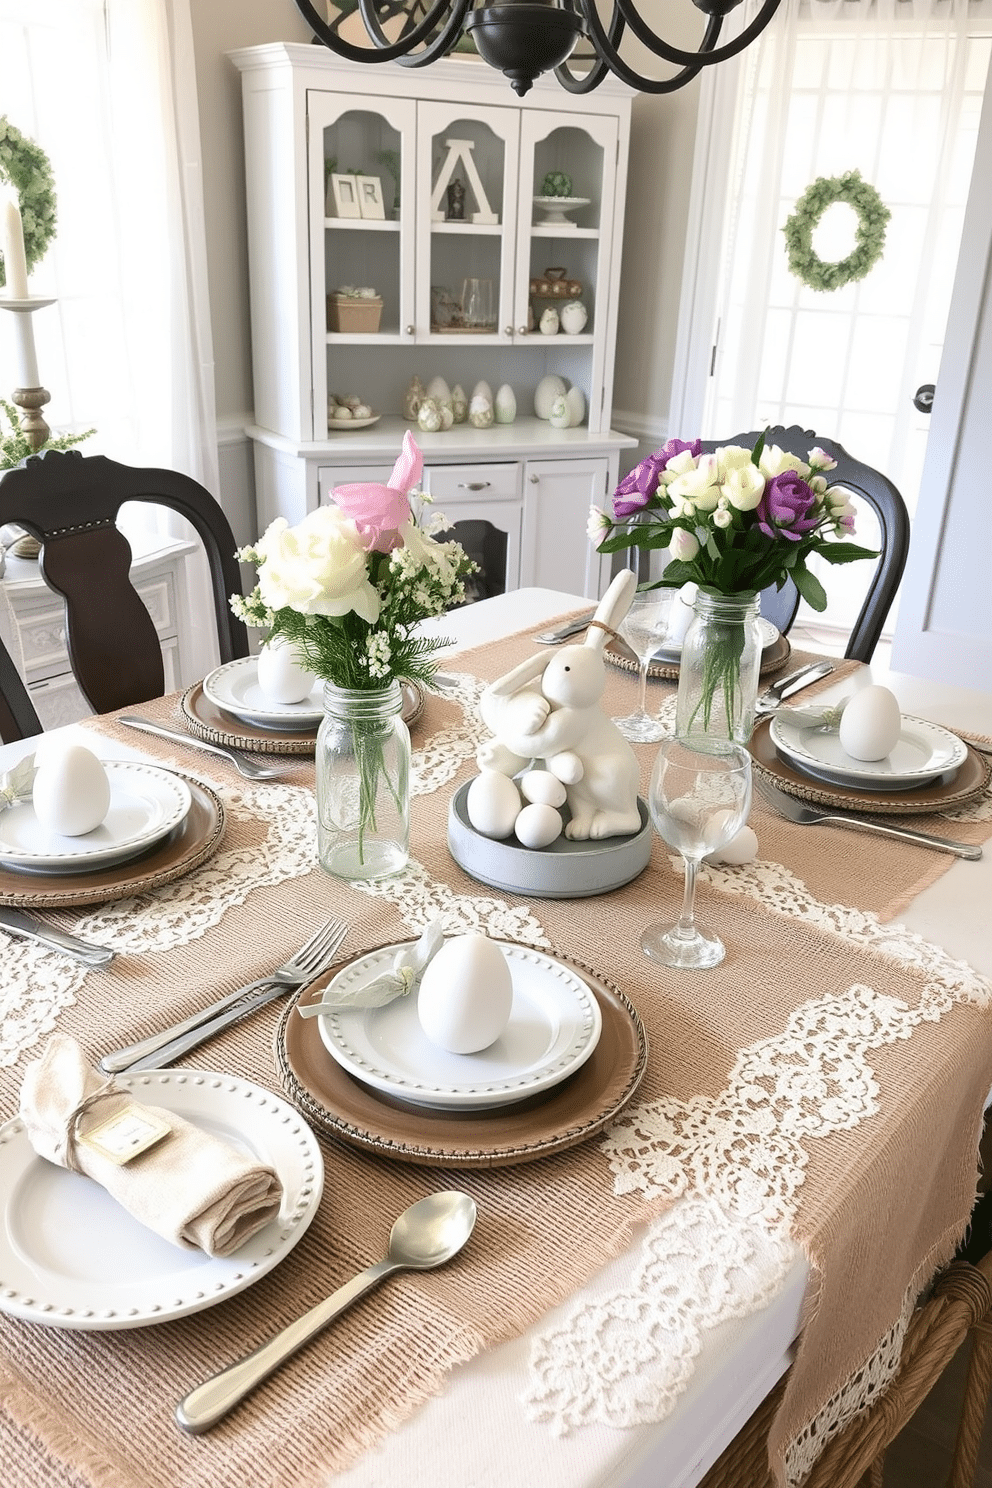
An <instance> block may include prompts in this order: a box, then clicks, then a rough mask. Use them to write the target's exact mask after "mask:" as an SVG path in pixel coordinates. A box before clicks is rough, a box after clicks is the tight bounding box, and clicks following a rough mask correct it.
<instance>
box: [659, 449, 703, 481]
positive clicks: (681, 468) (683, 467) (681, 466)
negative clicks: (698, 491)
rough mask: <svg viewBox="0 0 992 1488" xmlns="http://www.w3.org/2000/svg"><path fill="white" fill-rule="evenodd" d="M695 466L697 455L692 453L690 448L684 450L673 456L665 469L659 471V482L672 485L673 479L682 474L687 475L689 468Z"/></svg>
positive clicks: (693, 468) (692, 468) (691, 468)
mask: <svg viewBox="0 0 992 1488" xmlns="http://www.w3.org/2000/svg"><path fill="white" fill-rule="evenodd" d="M695 468H696V457H695V455H691V454H690V453H689V451H688V450H682V452H681V453H680V454H678V455H673V456H672V458H671V459H670V460H669V461H668V464H667V465H666V466H665V468H664V470H661V471H659V473H658V484H659V485H660V486H670V485H671V483H672V481H673V480H676V479H677V478H678V477H679V476H680V475H685V474H686V472H687V471H689V470H695Z"/></svg>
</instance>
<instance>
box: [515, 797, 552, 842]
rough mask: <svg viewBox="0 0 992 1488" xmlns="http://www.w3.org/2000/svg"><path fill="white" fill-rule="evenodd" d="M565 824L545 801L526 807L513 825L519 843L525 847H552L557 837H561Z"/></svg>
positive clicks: (535, 802)
mask: <svg viewBox="0 0 992 1488" xmlns="http://www.w3.org/2000/svg"><path fill="white" fill-rule="evenodd" d="M563 826H564V822H563V821H562V819H561V816H560V815H559V813H558V812H557V811H556V810H555V808H554V807H553V806H548V805H546V803H545V802H544V801H534V802H532V803H531V805H529V806H525V807H524V808H523V810H522V811H521V812H520V815H519V816H518V817H517V819H516V821H515V822H514V824H513V830H514V832H515V833H516V836H517V841H518V842H521V843H523V845H524V847H533V848H540V847H550V845H551V843H552V842H554V840H555V838H556V837H560V836H561V831H562V827H563Z"/></svg>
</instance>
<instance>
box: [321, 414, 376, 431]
mask: <svg viewBox="0 0 992 1488" xmlns="http://www.w3.org/2000/svg"><path fill="white" fill-rule="evenodd" d="M381 418H382V414H381V413H370V414H369V416H368V418H360V419H356V418H353V419H336V418H331V416H330V414H328V416H327V430H328V433H329V434H347V433H349V432H350V431H351V430H352V429H371V427H372V425H373V424H377V423H378V422H379V420H380V419H381Z"/></svg>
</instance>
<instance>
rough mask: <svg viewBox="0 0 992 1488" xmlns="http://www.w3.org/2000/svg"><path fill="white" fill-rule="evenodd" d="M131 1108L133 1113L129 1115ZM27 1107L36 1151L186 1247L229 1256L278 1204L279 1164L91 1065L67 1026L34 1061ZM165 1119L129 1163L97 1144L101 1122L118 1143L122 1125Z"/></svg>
mask: <svg viewBox="0 0 992 1488" xmlns="http://www.w3.org/2000/svg"><path fill="white" fill-rule="evenodd" d="M125 1112H129V1114H130V1116H131V1117H132V1118H133V1119H132V1120H129V1121H127V1120H125V1118H124V1117H123V1114H122V1113H125ZM20 1114H21V1120H22V1121H23V1122H24V1126H25V1128H26V1130H27V1134H28V1139H29V1141H30V1142H31V1145H32V1147H33V1148H34V1150H35V1152H37V1153H38V1155H39V1157H44V1158H47V1159H48V1161H49V1162H52V1163H56V1164H58V1166H59V1167H61V1168H69V1169H71V1170H73V1171H75V1172H78V1173H83V1174H85V1175H86V1177H88V1178H92V1179H93V1180H94V1182H95V1183H99V1184H100V1186H101V1187H102V1188H105V1189H106V1190H107V1192H108V1193H109V1194H110V1195H111V1197H112V1198H114V1199H116V1200H117V1202H118V1204H120V1205H121V1206H122V1208H124V1209H126V1210H127V1212H128V1213H129V1214H131V1215H133V1216H134V1218H135V1219H137V1220H138V1221H139V1222H140V1223H141V1224H143V1225H146V1226H147V1227H148V1229H150V1230H154V1231H155V1233H156V1234H157V1235H161V1236H163V1237H164V1239H166V1240H171V1241H172V1243H173V1245H179V1246H181V1247H182V1248H183V1249H184V1250H194V1249H196V1248H197V1247H199V1249H201V1250H204V1251H206V1253H207V1255H211V1256H227V1255H231V1254H232V1253H233V1252H234V1251H236V1250H238V1249H240V1247H241V1246H242V1245H244V1243H245V1241H246V1240H249V1239H250V1238H251V1236H252V1235H254V1234H255V1233H256V1232H257V1231H258V1230H260V1229H261V1228H262V1227H263V1225H266V1224H268V1223H269V1221H270V1220H271V1219H274V1218H275V1216H276V1215H277V1214H278V1213H279V1205H280V1203H281V1201H282V1184H281V1182H280V1181H279V1176H278V1174H277V1173H276V1172H275V1170H274V1169H273V1168H270V1167H268V1166H267V1165H266V1164H264V1163H259V1162H254V1161H252V1160H251V1159H250V1158H248V1157H245V1156H244V1155H243V1154H242V1153H240V1152H238V1151H237V1150H236V1149H235V1148H234V1147H232V1146H231V1145H230V1144H229V1143H227V1142H225V1141H224V1140H223V1139H222V1138H220V1137H216V1136H214V1135H213V1134H212V1133H210V1132H205V1131H201V1129H200V1128H199V1127H197V1126H194V1125H193V1124H192V1123H191V1122H189V1121H185V1120H184V1119H183V1118H182V1117H181V1116H177V1115H176V1113H175V1112H174V1111H167V1110H165V1109H163V1108H162V1107H160V1106H144V1105H141V1104H140V1103H139V1102H138V1101H137V1100H135V1098H134V1096H133V1095H132V1094H131V1093H130V1091H128V1090H124V1089H121V1088H120V1087H119V1086H115V1084H114V1081H113V1080H105V1079H104V1078H103V1077H102V1076H101V1075H100V1074H98V1073H97V1071H96V1070H94V1069H92V1068H91V1067H90V1065H89V1064H88V1062H87V1060H86V1058H85V1056H84V1054H83V1051H82V1049H81V1048H80V1047H79V1045H78V1044H77V1043H76V1041H75V1039H73V1038H70V1037H69V1036H68V1035H67V1034H64V1033H56V1034H54V1035H53V1036H52V1038H51V1039H50V1040H49V1042H48V1044H47V1046H46V1048H45V1052H44V1053H43V1054H42V1056H41V1058H40V1059H36V1060H34V1062H33V1063H31V1064H29V1065H28V1067H27V1071H26V1073H25V1076H24V1081H23V1084H22V1085H21V1111H20ZM114 1118H120V1120H119V1121H118V1122H117V1129H116V1132H115V1130H114V1129H113V1128H110V1129H108V1128H107V1127H106V1123H107V1122H109V1121H111V1120H112V1119H114ZM163 1123H164V1124H165V1125H166V1126H167V1127H168V1133H167V1135H165V1136H163V1137H162V1139H161V1140H159V1141H156V1142H155V1143H154V1145H152V1146H149V1147H147V1148H146V1149H145V1150H144V1151H141V1152H139V1153H138V1154H137V1155H136V1156H134V1157H132V1158H130V1159H129V1160H128V1161H126V1162H116V1161H114V1158H113V1157H111V1156H107V1155H105V1153H104V1151H103V1149H102V1148H100V1147H97V1146H94V1145H92V1140H93V1134H94V1133H95V1132H97V1131H98V1129H99V1128H104V1130H105V1132H107V1133H108V1135H107V1136H106V1138H105V1140H106V1141H107V1142H108V1143H109V1144H110V1145H111V1146H113V1145H114V1143H115V1141H120V1139H121V1133H122V1131H123V1135H124V1139H125V1141H126V1139H127V1135H128V1132H131V1133H133V1132H134V1130H135V1129H136V1128H137V1127H139V1126H145V1125H147V1127H148V1128H150V1129H151V1130H152V1131H154V1130H157V1129H160V1128H161V1126H162V1124H163ZM87 1137H89V1138H90V1140H86V1138H87Z"/></svg>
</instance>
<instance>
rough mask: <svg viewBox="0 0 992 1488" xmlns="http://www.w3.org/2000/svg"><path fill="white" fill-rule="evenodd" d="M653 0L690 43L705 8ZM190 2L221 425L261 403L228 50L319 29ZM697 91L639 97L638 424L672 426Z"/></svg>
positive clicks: (629, 386)
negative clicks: (255, 399)
mask: <svg viewBox="0 0 992 1488" xmlns="http://www.w3.org/2000/svg"><path fill="white" fill-rule="evenodd" d="M655 3H656V4H657V5H658V7H659V12H660V13H662V14H665V13H666V12H671V13H672V14H671V17H670V18H669V16H668V15H667V14H666V19H665V25H666V26H668V27H671V28H673V30H674V29H677V28H678V27H681V30H682V33H683V34H682V37H681V40H682V42H683V44H687V45H688V44H692V39H693V38H694V37H695V35H696V33H697V31H698V30H699V26H698V24H697V23H698V20H699V16H698V13H697V12H696V11H695V9H694V7H693V6H691V5H690V4H689V3H688V0H655ZM190 8H191V11H192V18H193V40H194V46H195V50H196V74H197V87H198V90H199V99H200V128H201V135H202V149H203V182H204V194H205V210H206V225H207V264H208V271H209V275H210V303H211V315H212V321H213V334H214V360H215V364H216V396H217V416H218V420H219V422H220V424H221V425H222V426H223V425H224V424H225V423H230V422H232V421H235V420H237V419H238V418H239V417H241V416H242V415H244V414H245V413H248V412H250V411H251V406H252V388H251V339H250V331H249V321H248V264H247V250H246V246H245V204H244V157H243V152H242V144H241V79H240V75H239V73H238V72H237V70H236V69H235V67H234V66H233V64H232V63H231V62H229V61H228V59H227V57H226V55H225V53H226V52H228V51H231V50H233V49H234V48H235V47H242V46H254V45H256V44H258V43H261V42H266V41H307V40H308V39H309V36H310V32H309V29H308V27H307V26H306V25H305V24H304V22H303V19H302V17H301V16H300V13H299V11H298V10H297V9H296V6H295V5H294V4H293V3H292V0H191V5H190ZM645 9H646V13H650V12H649V10H648V7H647V6H646V7H645ZM671 39H672V40H679V37H678V36H677V35H675V34H672V35H671ZM507 86H508V87H509V85H507ZM696 92H697V87H696V85H695V84H690V86H689V87H688V88H684V89H680V90H679V91H678V92H676V93H673V94H670V95H668V96H667V97H666V96H663V97H656V98H652V97H647V96H642V97H639V98H637V99H636V100H635V103H634V110H633V127H632V132H631V155H630V176H629V182H628V191H627V219H626V229H625V237H624V254H623V269H622V282H621V288H620V316H619V339H618V345H617V365H616V379H615V393H614V409H615V412H616V421H617V422H621V421H622V422H626V423H627V424H628V425H629V426H630V428H631V432H633V433H641V432H642V431H643V432H648V431H649V430H652V429H654V428H656V427H657V426H658V424H659V421H660V423H661V426H662V427H663V426H664V422H665V419H666V417H667V413H668V404H669V395H670V392H671V366H672V357H673V351H674V347H675V330H676V319H677V315H678V296H679V284H680V279H681V273H682V255H683V251H684V236H685V214H686V205H687V202H688V190H689V171H690V167H691V163H692V149H693V138H694V134H695V109H696Z"/></svg>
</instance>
